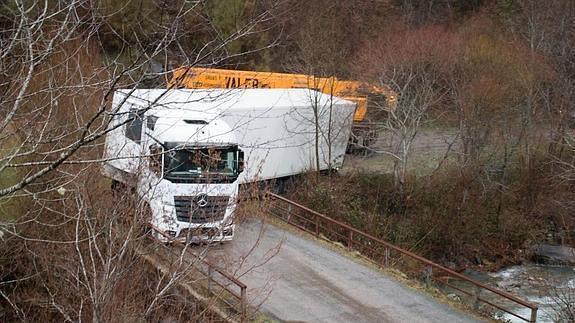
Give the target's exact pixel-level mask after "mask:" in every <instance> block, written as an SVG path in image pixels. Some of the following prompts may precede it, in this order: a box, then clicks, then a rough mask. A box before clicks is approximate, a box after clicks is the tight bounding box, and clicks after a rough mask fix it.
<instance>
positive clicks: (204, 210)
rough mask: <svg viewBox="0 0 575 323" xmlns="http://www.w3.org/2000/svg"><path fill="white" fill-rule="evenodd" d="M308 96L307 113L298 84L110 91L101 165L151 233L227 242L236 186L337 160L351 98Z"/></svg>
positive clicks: (352, 107) (335, 164)
mask: <svg viewBox="0 0 575 323" xmlns="http://www.w3.org/2000/svg"><path fill="white" fill-rule="evenodd" d="M316 94H317V95H314V100H316V103H319V104H318V105H317V106H319V107H320V109H318V110H316V111H315V112H317V113H314V108H313V106H312V102H311V101H310V90H306V89H232V90H225V89H208V90H166V89H151V90H139V89H138V90H118V91H116V92H115V94H114V97H113V100H112V110H111V115H112V119H111V121H110V125H109V127H110V128H109V129H110V132H109V133H108V134H107V136H106V139H105V149H104V159H105V160H106V161H105V162H104V164H103V167H102V172H103V174H104V175H105V176H107V177H109V178H111V179H112V180H113V181H114V182H116V183H122V184H124V185H126V186H129V187H133V188H134V189H135V191H136V192H137V194H138V196H140V197H141V198H142V200H143V201H145V202H146V203H147V205H148V206H149V209H150V211H151V212H150V213H151V219H149V222H150V224H151V225H152V226H153V227H154V228H155V230H158V231H159V232H162V234H161V235H159V237H158V238H160V239H162V240H165V238H163V237H166V236H170V237H171V239H178V240H186V241H189V242H194V241H197V242H201V241H206V240H207V241H229V240H232V238H233V235H234V228H235V226H234V213H235V209H236V202H237V199H238V192H239V190H240V187H242V186H244V185H247V184H248V183H259V182H262V181H270V180H277V179H284V178H288V177H290V176H293V175H296V174H301V173H304V172H306V171H310V170H317V165H319V170H320V171H322V170H327V169H338V168H339V167H341V166H342V164H343V160H344V155H345V149H346V145H347V141H348V137H349V135H350V132H351V125H352V120H353V114H354V111H355V103H353V102H350V101H347V100H344V99H340V98H334V97H330V96H328V95H325V94H322V93H319V92H318V93H316ZM316 116H317V117H316ZM316 142H317V145H316ZM316 147H317V149H316ZM318 157H319V159H318Z"/></svg>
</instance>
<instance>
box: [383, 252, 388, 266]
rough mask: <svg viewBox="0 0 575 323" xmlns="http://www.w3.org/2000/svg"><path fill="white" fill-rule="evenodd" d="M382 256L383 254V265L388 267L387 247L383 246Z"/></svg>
mask: <svg viewBox="0 0 575 323" xmlns="http://www.w3.org/2000/svg"><path fill="white" fill-rule="evenodd" d="M383 256H384V260H383V264H384V266H385V267H388V266H389V248H385V250H384V251H383Z"/></svg>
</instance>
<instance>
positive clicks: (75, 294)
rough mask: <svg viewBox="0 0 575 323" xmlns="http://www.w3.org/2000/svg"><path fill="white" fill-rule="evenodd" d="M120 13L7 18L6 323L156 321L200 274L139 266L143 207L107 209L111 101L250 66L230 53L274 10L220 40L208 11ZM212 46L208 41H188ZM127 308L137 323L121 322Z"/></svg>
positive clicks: (179, 5)
mask: <svg viewBox="0 0 575 323" xmlns="http://www.w3.org/2000/svg"><path fill="white" fill-rule="evenodd" d="M120 3H121V2H110V1H103V2H94V1H87V0H72V1H66V2H61V1H60V2H58V1H56V2H54V1H45V2H36V1H21V0H13V1H6V2H4V3H3V4H2V5H1V7H0V25H1V30H0V44H1V48H0V66H1V68H0V90H1V91H2V95H1V96H0V178H1V180H0V202H1V203H2V212H0V213H1V214H2V218H1V219H0V232H1V235H2V250H1V251H2V253H3V254H4V255H6V256H11V257H12V259H13V261H12V262H5V261H2V262H1V263H0V266H1V267H2V275H0V276H1V277H0V279H1V282H0V297H1V298H2V300H1V302H2V303H4V304H8V307H5V308H11V309H12V311H11V312H10V314H6V316H5V317H11V318H14V319H16V318H17V319H21V320H38V321H51V320H66V321H82V320H92V321H94V322H100V321H108V320H133V319H135V317H141V318H143V319H149V318H150V317H152V316H153V315H155V314H157V313H159V312H158V311H160V312H161V311H162V309H164V310H165V308H166V307H165V306H168V305H169V304H168V303H166V301H167V300H170V299H174V297H175V296H174V288H173V286H175V284H176V282H177V281H179V280H181V279H182V277H186V273H187V271H188V270H189V268H190V267H189V266H190V264H189V263H187V262H183V259H184V254H183V253H181V257H180V258H179V267H178V268H176V269H175V270H174V271H172V272H171V273H169V274H162V273H154V272H153V270H152V271H150V270H147V269H144V268H145V266H142V260H141V257H139V254H138V250H143V248H144V246H145V245H146V243H145V238H144V237H145V235H142V231H143V228H144V225H145V223H146V220H145V218H146V213H147V211H146V206H145V205H144V203H143V202H142V200H141V199H139V198H138V196H136V195H135V194H132V193H130V191H127V192H123V193H122V194H121V195H115V196H112V195H110V194H111V193H110V192H109V188H108V181H106V180H104V179H102V177H101V175H100V172H99V165H100V163H101V162H103V161H104V160H103V159H102V158H101V156H102V146H103V140H102V139H103V137H104V136H105V135H106V134H107V133H109V132H110V131H112V130H114V127H121V126H123V125H124V123H122V124H119V125H116V126H114V127H111V126H110V120H111V119H112V118H113V117H114V116H115V115H116V114H117V111H118V110H117V109H116V108H117V107H115V108H112V106H111V104H110V102H111V98H112V96H113V93H114V91H115V90H116V89H118V88H129V89H130V88H131V89H135V88H141V87H144V86H146V84H150V82H151V81H152V82H151V84H153V86H163V84H164V82H163V81H164V80H165V76H166V75H167V74H168V73H169V70H168V69H169V67H170V65H174V64H185V65H187V66H196V65H212V64H219V63H222V62H225V61H226V60H229V59H231V58H237V57H240V56H241V55H244V54H246V53H247V52H241V53H238V52H234V53H230V52H229V51H228V50H227V45H228V44H230V43H231V42H233V41H236V40H238V39H241V38H243V37H247V36H250V35H253V34H255V33H257V32H258V31H259V29H258V28H257V27H258V26H260V25H261V24H262V23H264V22H267V21H269V19H271V17H272V15H271V14H270V11H269V10H263V11H262V12H260V13H257V14H256V15H254V16H253V17H252V18H250V19H249V21H247V22H246V23H245V24H242V25H239V26H237V29H236V30H235V31H234V32H233V33H231V34H226V35H222V34H220V33H219V32H218V30H217V29H216V28H214V26H213V25H212V24H211V21H210V20H209V19H206V17H205V16H202V15H201V14H199V13H198V12H199V11H201V8H202V6H203V5H204V3H203V1H192V2H190V1H175V2H172V4H171V5H170V6H164V5H161V6H159V5H156V4H155V2H153V1H140V3H141V6H137V5H134V3H135V2H134V1H132V2H127V3H125V4H124V5H118V4H120ZM142 8H148V9H149V10H148V11H143V10H144V9H142ZM155 18H157V19H155ZM208 18H209V17H208ZM118 21H120V22H123V23H125V24H122V23H118ZM128 23H129V24H128ZM118 27H120V28H118ZM201 32H203V34H202V35H203V38H202V39H203V40H201V41H196V42H192V41H191V40H190V39H191V37H195V36H196V35H198V34H199V33H201ZM206 35H208V36H206ZM143 37H145V39H143ZM266 46H267V45H266ZM253 50H258V49H253ZM162 58H164V59H162ZM160 61H163V64H161V63H158V62H160ZM158 65H160V66H161V65H164V66H162V67H161V68H159V67H158ZM150 66H151V68H150ZM126 122H129V120H128V121H126ZM5 259H6V258H5ZM152 282H155V285H154V286H150V285H148V284H149V283H152ZM29 283H32V285H28V284H29ZM36 284H37V286H36ZM131 284H134V285H133V286H131ZM26 293H31V294H33V295H34V297H32V298H26V297H25V296H26ZM138 293H140V295H138ZM133 299H139V300H138V301H137V302H133ZM130 302H133V304H132V307H130V306H131V305H130ZM188 305H189V306H192V305H190V304H188ZM188 305H186V306H188ZM186 306H184V308H189V307H186ZM119 308H124V309H125V312H124V313H125V315H127V317H124V318H118V317H114V316H113V315H114V313H117V311H118V309H119ZM195 314H197V313H195ZM195 314H194V315H195ZM130 315H135V317H128V316H130ZM185 317H188V318H189V319H191V317H192V316H185ZM182 320H185V319H184V318H182Z"/></svg>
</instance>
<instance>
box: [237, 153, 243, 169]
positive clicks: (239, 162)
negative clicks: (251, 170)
mask: <svg viewBox="0 0 575 323" xmlns="http://www.w3.org/2000/svg"><path fill="white" fill-rule="evenodd" d="M243 171H244V152H243V151H241V150H238V173H241V172H243Z"/></svg>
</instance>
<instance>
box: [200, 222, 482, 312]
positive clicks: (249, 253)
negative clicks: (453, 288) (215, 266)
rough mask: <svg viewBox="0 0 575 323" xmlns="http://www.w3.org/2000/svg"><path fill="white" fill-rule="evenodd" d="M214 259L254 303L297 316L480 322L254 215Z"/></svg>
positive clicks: (212, 250)
mask: <svg viewBox="0 0 575 323" xmlns="http://www.w3.org/2000/svg"><path fill="white" fill-rule="evenodd" d="M209 250H210V251H209V258H211V260H213V261H217V262H219V263H220V264H222V265H224V266H226V267H227V268H228V271H232V272H236V273H238V274H239V275H240V280H242V281H243V282H244V283H246V284H247V285H248V298H249V299H250V302H251V303H252V304H258V303H262V306H261V309H262V311H263V312H264V313H266V314H267V315H269V316H271V317H273V318H275V319H277V320H279V321H284V322H286V321H290V322H475V319H474V318H472V317H470V316H468V315H466V314H464V313H462V312H460V311H459V310H455V309H453V308H451V307H449V306H448V305H445V304H442V303H439V302H438V301H436V300H434V299H432V298H430V297H429V296H427V295H425V294H423V293H421V292H419V291H417V290H414V289H411V288H408V287H405V286H403V285H401V284H400V283H398V282H397V281H396V280H394V279H393V278H390V277H388V276H386V275H384V274H382V273H380V272H378V271H376V270H373V269H371V268H368V267H366V266H364V265H361V264H360V263H358V262H355V261H353V260H352V259H350V258H348V257H346V256H343V255H341V254H340V253H338V252H336V251H333V250H330V249H328V248H326V247H324V246H322V245H321V244H319V243H317V242H314V241H313V240H308V238H307V237H303V236H299V235H296V234H293V233H291V232H288V231H286V230H283V229H281V228H278V227H276V226H273V225H270V224H265V223H263V222H262V221H259V220H250V221H247V222H245V223H242V224H241V225H239V227H238V228H237V233H236V236H235V238H234V241H232V242H230V243H226V244H224V245H220V246H219V247H216V248H210V249H209Z"/></svg>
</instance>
